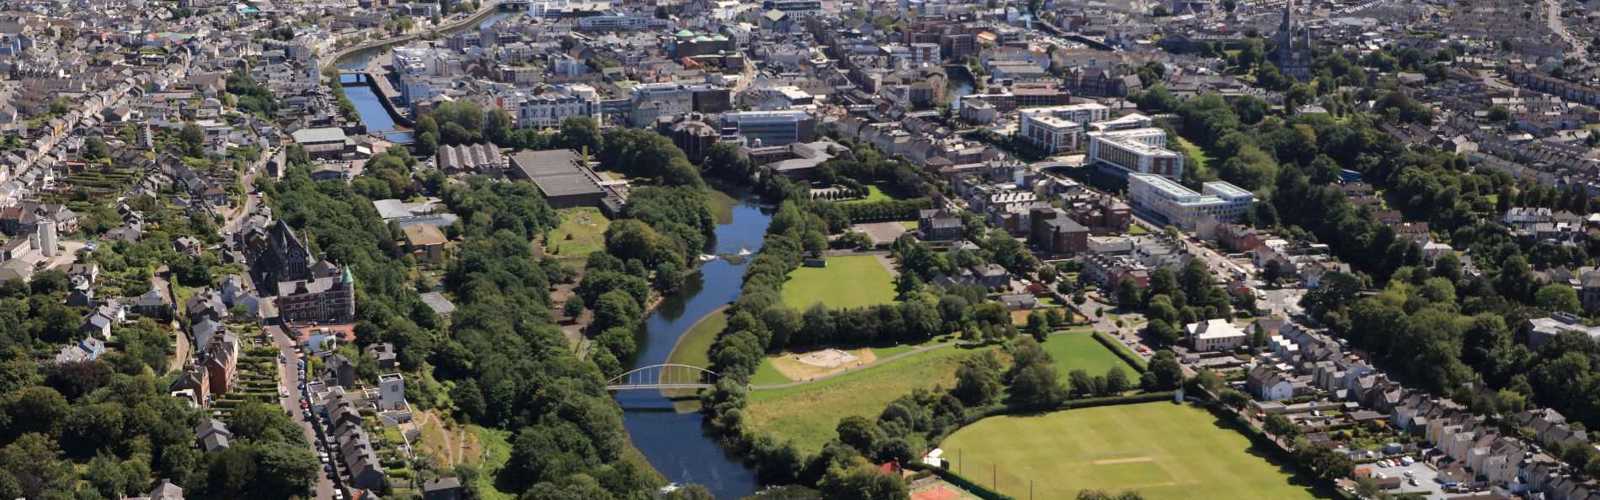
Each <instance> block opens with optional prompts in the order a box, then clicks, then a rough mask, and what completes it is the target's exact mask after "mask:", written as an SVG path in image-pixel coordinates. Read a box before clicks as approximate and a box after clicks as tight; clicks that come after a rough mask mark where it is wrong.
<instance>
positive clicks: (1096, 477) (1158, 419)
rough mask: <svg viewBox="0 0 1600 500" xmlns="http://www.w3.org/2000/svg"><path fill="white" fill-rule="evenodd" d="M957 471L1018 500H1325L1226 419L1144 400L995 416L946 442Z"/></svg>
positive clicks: (1187, 407)
mask: <svg viewBox="0 0 1600 500" xmlns="http://www.w3.org/2000/svg"><path fill="white" fill-rule="evenodd" d="M940 447H941V448H943V449H944V456H945V458H946V459H947V460H950V461H951V463H950V470H951V471H954V472H957V473H958V474H961V475H962V476H964V477H966V478H968V479H970V480H972V481H974V482H976V483H979V484H980V485H983V486H985V487H990V488H991V489H994V490H997V491H999V492H1000V493H1002V494H1005V495H1010V496H1013V497H1016V498H1027V497H1028V496H1029V494H1030V491H1031V492H1032V496H1033V497H1034V498H1072V497H1073V496H1074V495H1076V494H1077V493H1078V492H1079V491H1081V490H1085V489H1095V490H1103V491H1128V490H1132V491H1136V492H1138V493H1139V494H1140V495H1142V496H1143V497H1144V498H1147V499H1152V500H1161V499H1190V498H1231V499H1295V498H1318V497H1319V496H1318V492H1316V491H1313V490H1312V489H1310V487H1309V486H1308V484H1307V482H1306V481H1305V480H1303V479H1301V478H1298V477H1296V476H1295V475H1293V474H1292V473H1290V472H1288V469H1287V468H1285V467H1282V466H1279V465H1276V464H1273V463H1272V462H1269V461H1268V459H1267V458H1266V457H1265V453H1266V452H1265V451H1264V450H1261V449H1258V448H1257V447H1255V446H1253V445H1252V443H1251V441H1250V439H1249V438H1247V437H1245V436H1244V435H1243V434H1241V433H1239V432H1238V431H1236V430H1234V429H1232V428H1229V427H1226V426H1225V425H1224V424H1223V423H1222V422H1221V421H1220V420H1219V417H1217V416H1215V415H1213V414H1211V413H1210V412H1208V411H1206V410H1204V409H1201V408H1197V407H1194V406H1190V405H1185V404H1174V403H1171V402H1156V403H1141V404H1130V405H1117V406H1101V407H1095V408H1083V409H1074V410H1064V411H1057V412H1052V413H1046V414H1040V415H1008V416H998V417H990V418H986V419H983V420H980V421H978V422H976V423H974V424H972V425H969V426H967V427H964V428H962V429H961V430H958V431H956V432H955V433H953V434H951V435H950V436H949V437H948V438H946V439H945V440H944V442H942V443H940Z"/></svg>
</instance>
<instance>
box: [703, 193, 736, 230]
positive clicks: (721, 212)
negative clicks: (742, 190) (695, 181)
mask: <svg viewBox="0 0 1600 500" xmlns="http://www.w3.org/2000/svg"><path fill="white" fill-rule="evenodd" d="M738 204H739V200H736V199H734V198H733V197H732V196H729V195H728V193H724V192H722V191H718V190H716V189H707V190H706V207H707V208H710V209H711V218H712V219H716V221H717V223H718V224H731V223H733V206H734V205H738Z"/></svg>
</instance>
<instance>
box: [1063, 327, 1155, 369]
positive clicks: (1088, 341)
mask: <svg viewBox="0 0 1600 500" xmlns="http://www.w3.org/2000/svg"><path fill="white" fill-rule="evenodd" d="M1081 330H1083V331H1081V332H1075V333H1058V334H1055V335H1051V336H1050V337H1049V338H1048V339H1045V343H1044V350H1045V352H1048V353H1050V357H1051V358H1052V359H1054V360H1055V362H1056V371H1057V372H1059V373H1060V374H1061V377H1062V379H1063V380H1065V378H1066V376H1067V373H1070V372H1071V371H1072V370H1079V369H1081V370H1083V371H1086V372H1089V375H1091V376H1093V375H1105V374H1106V372H1107V371H1109V370H1111V367H1113V366H1120V367H1122V369H1123V373H1124V374H1126V375H1128V377H1129V380H1136V379H1138V378H1139V377H1138V374H1139V371H1138V370H1135V369H1134V368H1133V367H1132V366H1128V362H1126V361H1123V360H1122V358H1119V357H1117V355H1116V353H1113V352H1111V350H1110V349H1106V346H1104V345H1101V344H1100V342H1099V341H1097V340H1095V339H1094V335H1093V334H1090V333H1089V331H1088V329H1081Z"/></svg>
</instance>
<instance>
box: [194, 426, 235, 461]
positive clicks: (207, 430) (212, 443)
mask: <svg viewBox="0 0 1600 500" xmlns="http://www.w3.org/2000/svg"><path fill="white" fill-rule="evenodd" d="M194 437H195V440H196V441H199V443H200V449H201V450H204V451H205V452H206V453H212V452H218V451H222V450H226V449H228V446H229V444H228V441H229V440H230V439H233V433H232V432H229V431H228V427H227V426H225V425H223V424H222V421H221V420H217V419H215V418H207V419H205V420H201V421H200V425H199V426H198V427H196V428H195V430H194Z"/></svg>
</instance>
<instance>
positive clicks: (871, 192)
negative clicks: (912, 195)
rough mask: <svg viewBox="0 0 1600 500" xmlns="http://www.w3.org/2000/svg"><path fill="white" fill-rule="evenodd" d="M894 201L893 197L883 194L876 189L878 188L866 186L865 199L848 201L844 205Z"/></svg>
mask: <svg viewBox="0 0 1600 500" xmlns="http://www.w3.org/2000/svg"><path fill="white" fill-rule="evenodd" d="M894 199H896V198H895V197H893V196H889V193H885V192H883V190H882V189H878V186H874V185H871V184H868V185H867V197H866V198H861V199H857V200H850V201H846V202H845V203H872V202H877V201H889V200H894Z"/></svg>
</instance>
